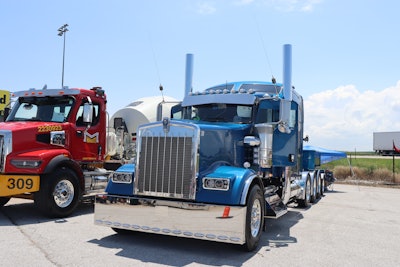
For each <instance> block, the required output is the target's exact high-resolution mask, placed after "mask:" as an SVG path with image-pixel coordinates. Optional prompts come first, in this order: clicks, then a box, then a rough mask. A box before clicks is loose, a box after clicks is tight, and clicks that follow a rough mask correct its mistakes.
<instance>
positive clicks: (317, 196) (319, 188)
mask: <svg viewBox="0 0 400 267" xmlns="http://www.w3.org/2000/svg"><path fill="white" fill-rule="evenodd" d="M316 180H317V190H316V192H317V194H316V196H315V198H316V199H320V198H321V175H320V174H319V175H318V177H317V179H316Z"/></svg>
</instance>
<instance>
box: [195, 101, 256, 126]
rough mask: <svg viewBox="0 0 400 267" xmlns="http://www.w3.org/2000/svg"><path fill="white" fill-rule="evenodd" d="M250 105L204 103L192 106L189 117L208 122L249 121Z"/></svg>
mask: <svg viewBox="0 0 400 267" xmlns="http://www.w3.org/2000/svg"><path fill="white" fill-rule="evenodd" d="M251 116H252V106H247V105H237V104H206V105H199V106H194V107H193V108H192V114H191V119H192V120H198V121H209V122H233V123H251Z"/></svg>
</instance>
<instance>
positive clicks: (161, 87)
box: [159, 84, 165, 102]
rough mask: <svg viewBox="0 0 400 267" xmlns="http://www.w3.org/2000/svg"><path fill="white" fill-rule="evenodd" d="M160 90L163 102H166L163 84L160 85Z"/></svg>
mask: <svg viewBox="0 0 400 267" xmlns="http://www.w3.org/2000/svg"><path fill="white" fill-rule="evenodd" d="M159 89H160V92H161V96H162V102H165V101H164V93H163V90H164V87H163V86H162V85H161V84H160V87H159Z"/></svg>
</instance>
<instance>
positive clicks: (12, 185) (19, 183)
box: [7, 178, 33, 189]
mask: <svg viewBox="0 0 400 267" xmlns="http://www.w3.org/2000/svg"><path fill="white" fill-rule="evenodd" d="M7 187H8V189H32V187H33V180H32V179H30V178H28V179H26V180H24V179H22V178H17V179H15V178H9V179H8V184H7Z"/></svg>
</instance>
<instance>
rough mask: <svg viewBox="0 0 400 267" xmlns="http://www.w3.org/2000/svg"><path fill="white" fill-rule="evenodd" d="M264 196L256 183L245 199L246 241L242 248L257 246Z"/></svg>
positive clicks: (248, 248)
mask: <svg viewBox="0 0 400 267" xmlns="http://www.w3.org/2000/svg"><path fill="white" fill-rule="evenodd" d="M263 205H264V197H263V194H262V191H261V189H260V187H259V186H258V185H255V186H253V187H252V188H251V191H250V194H249V198H248V200H247V213H246V226H245V236H246V243H245V244H244V245H243V248H244V249H245V250H246V251H253V250H254V249H256V248H257V246H258V243H259V241H260V238H261V234H262V228H263V224H264V208H263Z"/></svg>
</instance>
